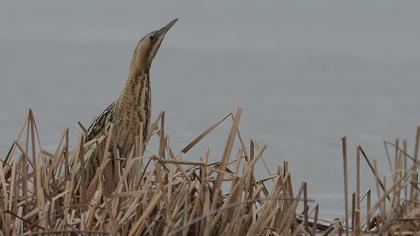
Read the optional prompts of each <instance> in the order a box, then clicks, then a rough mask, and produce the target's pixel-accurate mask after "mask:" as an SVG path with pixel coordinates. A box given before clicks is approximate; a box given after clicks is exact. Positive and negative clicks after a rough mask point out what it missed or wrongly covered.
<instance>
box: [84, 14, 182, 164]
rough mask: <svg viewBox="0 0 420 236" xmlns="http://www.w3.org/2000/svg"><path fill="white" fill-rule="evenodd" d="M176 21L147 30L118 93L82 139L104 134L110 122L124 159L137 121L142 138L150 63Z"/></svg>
mask: <svg viewBox="0 0 420 236" xmlns="http://www.w3.org/2000/svg"><path fill="white" fill-rule="evenodd" d="M176 21H177V19H175V20H173V21H171V22H170V23H169V24H167V25H166V26H164V27H163V28H162V29H160V30H156V31H153V32H151V33H149V34H148V35H146V36H145V37H143V38H142V39H141V40H140V41H139V42H138V44H137V46H136V49H135V50H134V53H133V59H132V61H131V66H130V70H129V74H128V79H127V82H126V84H125V87H124V89H123V91H122V93H121V95H120V96H119V98H118V99H117V100H116V101H115V102H113V103H112V104H111V105H109V106H108V107H107V108H106V109H105V110H104V111H103V112H102V113H101V114H100V115H99V116H98V117H97V118H96V120H95V121H94V122H93V123H92V125H91V126H90V127H89V128H88V130H87V132H86V135H85V142H88V141H89V140H92V139H94V138H96V137H98V136H100V135H103V134H104V133H105V132H106V130H105V129H106V127H108V124H109V123H111V122H112V123H113V124H114V127H115V131H116V132H117V142H118V148H119V150H120V156H121V157H123V158H126V157H127V155H128V154H129V152H130V150H131V148H132V146H133V144H134V139H135V136H136V135H137V133H138V131H139V127H140V124H142V125H143V134H142V135H143V138H145V136H146V134H147V127H148V125H149V122H150V115H151V101H150V100H151V91H150V77H149V70H150V66H151V63H152V61H153V58H154V57H155V55H156V52H157V51H158V49H159V47H160V44H161V43H162V40H163V38H164V37H165V34H166V33H167V32H168V30H169V29H170V28H171V27H172V26H173V25H174V24H175V22H176Z"/></svg>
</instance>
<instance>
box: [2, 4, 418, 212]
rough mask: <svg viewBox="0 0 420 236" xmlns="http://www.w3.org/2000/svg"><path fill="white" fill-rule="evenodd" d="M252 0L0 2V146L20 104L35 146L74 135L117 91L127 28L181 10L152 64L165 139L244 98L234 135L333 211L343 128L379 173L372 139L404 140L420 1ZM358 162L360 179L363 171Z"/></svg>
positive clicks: (20, 117) (413, 92)
mask: <svg viewBox="0 0 420 236" xmlns="http://www.w3.org/2000/svg"><path fill="white" fill-rule="evenodd" d="M255 3H256V2H255V1H251V0H247V1H233V0H232V1H211V2H196V1H176V2H175V1H174V2H166V3H163V2H159V3H157V2H156V3H150V2H149V3H147V4H146V3H139V2H137V1H132V2H129V3H125V4H121V3H120V2H119V1H90V2H85V1H80V0H77V1H67V2H64V3H62V2H61V3H58V2H56V1H36V2H12V1H7V2H5V1H2V6H1V8H0V109H1V111H2V112H1V113H0V132H1V133H0V151H1V153H2V155H4V153H5V152H6V149H7V147H8V146H9V145H10V144H11V143H12V141H13V137H15V135H16V134H17V132H18V130H19V128H20V126H21V124H22V123H23V121H24V117H25V114H26V113H27V109H28V108H30V107H31V108H32V109H33V110H34V111H35V115H36V118H37V120H38V126H39V129H40V132H41V141H42V143H43V144H44V146H45V147H47V148H48V147H50V148H52V147H53V146H54V145H55V144H56V143H55V142H56V141H57V140H58V138H59V137H60V135H61V133H62V131H63V130H64V128H67V127H69V128H70V130H71V135H72V137H73V140H76V137H77V135H78V134H79V132H80V130H79V128H78V127H77V125H76V124H77V121H78V120H80V121H81V122H82V123H84V124H86V125H87V124H88V123H89V121H91V119H92V117H93V116H95V115H96V114H97V113H99V112H100V111H101V110H102V109H103V108H104V107H105V106H106V105H108V104H109V103H110V102H112V101H113V100H114V99H115V98H116V97H117V96H118V95H119V92H120V89H121V88H122V86H123V83H124V81H125V79H126V76H127V70H128V65H129V61H130V59H131V58H130V57H131V53H132V50H133V48H134V46H135V44H136V42H137V40H138V39H139V38H140V37H141V36H142V35H144V34H146V33H148V32H150V31H152V30H154V29H157V28H159V27H160V26H162V25H164V24H165V23H167V22H169V21H170V20H171V19H173V18H175V17H179V18H180V20H179V22H178V23H177V24H176V25H175V26H174V28H173V29H172V30H171V31H170V32H169V33H168V35H167V37H166V39H165V41H164V43H163V46H162V48H161V50H160V51H159V53H158V55H157V58H156V60H155V62H154V64H153V67H152V89H153V92H152V96H153V114H154V115H156V114H157V113H158V112H159V111H161V110H165V111H166V112H167V129H168V132H169V134H170V135H171V136H170V138H171V140H172V144H173V146H174V147H175V148H176V149H180V148H182V147H183V145H185V144H187V143H188V142H189V141H191V140H192V139H193V137H195V135H197V134H198V133H199V132H201V131H202V130H203V129H205V128H206V127H208V126H209V125H210V124H212V123H213V122H214V121H216V120H217V119H218V118H219V117H221V116H223V115H224V114H226V113H227V112H230V111H234V110H235V108H236V107H237V106H243V107H245V111H244V114H243V119H242V122H241V130H242V132H243V135H244V136H245V137H247V138H255V139H256V140H257V141H258V142H259V143H261V144H267V145H268V149H267V152H266V155H265V158H266V159H267V161H268V162H269V164H270V166H272V167H273V168H274V166H277V165H279V164H281V163H282V161H283V160H289V162H290V168H291V170H292V173H293V178H294V182H295V184H296V186H298V185H299V183H300V182H301V181H304V180H306V181H308V182H309V188H310V196H311V197H312V198H313V199H314V200H316V201H317V202H319V203H320V205H321V212H322V215H323V216H324V217H326V218H332V217H336V216H339V215H340V214H342V209H343V200H342V199H343V194H342V192H343V190H342V166H341V155H340V153H341V150H340V138H341V137H342V136H348V139H349V142H350V143H349V144H350V147H354V146H355V145H356V144H363V145H364V147H365V148H366V150H367V152H368V154H369V156H370V158H371V159H378V160H379V163H380V165H381V167H382V168H381V174H389V173H388V168H387V166H386V159H385V151H384V148H383V143H382V141H383V140H389V141H392V140H394V139H395V138H396V137H401V138H408V139H409V140H410V141H411V142H409V144H410V145H411V147H412V140H413V139H414V133H415V128H416V125H418V124H419V123H420V109H418V101H419V99H420V91H419V90H420V82H419V78H418V75H419V74H420V73H419V72H420V67H419V65H420V47H418V42H419V39H420V16H419V14H418V12H419V10H420V3H419V2H416V1H391V0H381V1H373V0H372V1H364V0H363V1H361V0H360V1H327V0H323V1H316V2H314V1H296V0H293V1H282V2H278V1H274V0H273V1H265V2H264V3H259V4H258V5H256V4H255ZM228 127H229V124H228V123H227V124H225V125H224V126H222V127H221V128H219V129H218V130H216V132H215V133H213V134H212V135H210V137H209V138H208V139H206V140H205V142H204V143H203V144H201V145H200V146H199V147H197V149H196V150H194V152H196V153H197V158H198V155H199V154H200V153H202V152H203V151H204V149H205V148H210V149H211V150H212V153H211V155H212V157H213V158H215V159H217V158H219V155H220V153H221V149H222V148H223V143H224V142H225V137H226V134H227V131H228ZM213 150H215V151H213ZM350 151H351V154H352V155H353V149H350ZM363 170H365V171H364V172H365V173H364V176H363V180H364V181H365V182H366V184H364V185H363V186H362V187H363V188H362V189H366V188H367V187H368V183H369V181H370V180H372V176H371V174H370V173H369V172H368V169H367V168H366V167H363ZM258 171H259V173H260V174H261V175H263V174H264V169H263V168H262V167H259V169H258ZM351 173H354V172H351ZM352 187H353V185H352Z"/></svg>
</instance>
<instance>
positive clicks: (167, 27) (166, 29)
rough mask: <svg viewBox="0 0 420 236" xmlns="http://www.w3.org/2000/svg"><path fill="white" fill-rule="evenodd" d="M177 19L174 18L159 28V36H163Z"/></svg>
mask: <svg viewBox="0 0 420 236" xmlns="http://www.w3.org/2000/svg"><path fill="white" fill-rule="evenodd" d="M177 21H178V18H176V19H175V20H173V21H171V22H169V23H168V24H167V25H165V26H163V28H162V29H160V30H159V31H158V34H159V38H160V37H162V36H165V34H166V33H167V32H168V31H169V30H170V29H171V27H172V26H173V25H174V24H175V23H176V22H177Z"/></svg>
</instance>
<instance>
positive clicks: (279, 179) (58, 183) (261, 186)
mask: <svg viewBox="0 0 420 236" xmlns="http://www.w3.org/2000/svg"><path fill="white" fill-rule="evenodd" d="M241 114H242V109H238V110H237V111H236V112H235V113H234V114H233V113H231V114H228V115H226V116H225V117H223V118H222V119H220V120H218V121H217V122H215V123H214V124H213V125H211V126H210V127H209V128H207V129H206V130H204V131H203V132H202V133H201V134H199V135H197V137H196V138H194V139H193V140H192V141H191V142H190V143H189V144H187V145H186V146H185V147H184V148H182V149H181V150H180V151H179V152H176V151H175V150H174V149H173V148H172V147H171V146H170V144H169V136H168V134H167V132H166V131H165V128H164V127H165V119H166V114H165V113H164V112H161V113H160V114H159V115H158V117H157V118H156V120H155V121H154V122H152V124H151V125H150V127H149V130H148V135H147V137H146V138H145V140H142V138H141V137H137V138H136V144H135V146H134V147H133V149H132V151H131V153H130V155H129V156H127V157H120V155H119V153H118V150H117V149H115V148H113V147H114V146H115V145H113V143H115V137H116V135H115V133H114V130H113V127H112V125H111V126H110V129H109V130H110V131H109V133H107V134H106V135H104V136H102V137H99V138H97V139H95V140H93V141H90V142H89V143H83V142H82V141H83V138H82V137H80V138H79V139H78V140H79V142H78V144H77V146H76V147H74V148H69V140H70V137H69V132H68V129H66V130H65V131H64V133H63V135H62V137H61V138H60V140H59V142H58V145H57V149H56V150H55V152H53V153H50V152H48V151H47V150H44V149H42V147H41V145H40V141H39V135H38V128H37V125H36V122H35V118H34V115H33V113H32V111H30V112H29V114H28V117H27V119H26V121H25V123H24V125H23V126H22V129H21V131H20V132H19V134H18V137H17V138H16V141H15V142H14V143H13V145H12V146H11V148H10V149H9V151H8V153H7V154H6V156H5V157H4V158H1V162H0V228H1V234H0V235H62V234H68V235H70V234H71V235H73V234H75V235H238V236H239V235H267V236H268V235H315V234H321V233H322V235H335V234H342V233H347V234H350V233H351V234H352V235H365V234H377V235H384V234H389V235H411V234H415V233H417V232H419V230H420V202H419V191H420V189H419V186H418V172H417V168H418V166H419V161H418V148H419V142H420V138H419V137H420V128H419V129H417V135H416V141H415V145H414V146H415V148H414V151H413V155H410V154H409V153H408V151H407V150H408V145H407V142H406V141H405V140H404V141H403V142H402V145H401V144H400V142H399V140H398V139H397V140H396V141H395V143H387V142H385V145H386V146H389V145H391V146H393V147H394V149H393V150H394V151H395V155H394V158H393V159H394V161H393V162H394V163H392V160H391V158H389V161H390V166H391V170H392V178H388V179H387V181H385V180H384V179H383V178H382V177H381V176H380V175H379V170H378V168H377V165H376V162H377V161H376V160H373V161H371V160H370V159H369V158H368V156H367V154H366V152H365V151H364V149H363V148H362V147H361V146H357V148H356V174H355V175H354V179H355V182H356V190H355V191H354V192H353V191H352V190H351V188H350V187H351V186H349V184H348V183H349V180H350V179H351V178H353V175H349V173H348V170H347V166H348V163H347V162H348V161H351V160H352V159H351V158H349V157H348V154H347V149H348V147H347V142H346V139H345V138H343V139H342V144H343V145H342V147H343V160H344V165H343V170H344V192H345V202H346V204H345V205H346V209H345V212H346V214H345V215H344V216H343V218H342V219H339V220H336V221H332V222H330V221H327V220H323V219H320V218H319V215H320V212H322V209H321V208H320V207H319V205H318V204H316V203H315V204H314V203H313V200H311V199H310V197H309V196H308V186H309V185H308V183H306V182H304V183H302V185H301V187H300V188H299V189H298V191H297V192H295V191H294V190H293V184H292V175H291V173H290V171H289V167H288V162H287V161H284V162H283V164H282V165H281V166H280V167H278V168H277V169H276V170H272V169H270V168H269V165H268V164H267V163H266V161H265V159H264V152H265V150H266V146H263V145H259V144H258V143H257V142H256V141H255V140H250V141H249V144H247V142H246V140H245V139H244V138H243V137H242V135H241V132H240V127H239V122H240V118H241ZM228 118H230V119H228ZM229 121H231V128H230V131H229V133H228V134H227V140H226V144H225V146H224V151H223V154H222V156H221V157H220V161H218V162H214V163H209V159H210V150H204V151H203V154H202V156H201V157H195V156H192V155H190V154H189V152H190V150H192V149H193V148H196V145H197V144H198V143H200V142H201V141H202V140H203V139H205V138H206V136H207V135H208V134H209V133H211V132H212V131H213V130H214V129H216V128H217V127H218V126H219V125H220V124H221V123H223V122H229ZM79 125H80V126H81V128H82V130H84V127H83V125H82V124H80V123H79ZM139 131H140V133H143V132H142V131H141V130H140V128H139ZM152 141H154V142H157V143H158V151H157V153H153V152H152V151H150V150H142V149H143V143H150V142H152ZM235 144H236V145H239V147H240V148H239V149H238V150H234V147H235ZM94 152H97V153H98V154H99V159H100V160H101V165H100V167H99V168H98V169H97V170H96V175H95V177H94V179H93V180H92V181H91V182H87V181H85V175H86V171H85V170H86V169H88V168H90V166H89V163H91V162H90V161H89V158H91V156H92V154H93V153H94ZM387 154H388V155H389V153H388V149H387ZM361 157H363V158H361ZM362 160H365V163H364V162H363V161H362ZM257 163H261V164H262V166H263V167H264V169H265V170H266V172H267V177H265V178H262V179H259V180H257V179H256V177H255V173H254V169H255V165H256V164H257ZM361 165H367V166H368V167H369V168H370V170H371V171H372V177H373V179H374V180H375V181H376V187H377V192H378V198H377V199H376V200H375V198H374V197H373V196H372V194H373V193H372V189H368V190H367V191H364V192H363V191H362V190H360V185H361V184H360V183H361V181H362V179H361V178H360V168H361ZM294 192H295V193H294ZM348 194H351V196H352V198H351V200H352V201H351V208H350V207H349V206H348V197H349V196H348ZM298 209H302V213H299V212H298ZM349 219H351V222H349Z"/></svg>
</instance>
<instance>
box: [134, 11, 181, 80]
mask: <svg viewBox="0 0 420 236" xmlns="http://www.w3.org/2000/svg"><path fill="white" fill-rule="evenodd" d="M177 20H178V18H177V19H175V20H172V21H171V22H169V23H168V24H167V25H165V26H164V27H163V28H161V29H159V30H155V31H153V32H151V33H149V34H147V35H146V36H144V37H143V38H142V39H141V40H140V41H139V42H138V43H137V47H136V49H135V50H134V54H133V59H132V62H131V68H130V70H131V71H130V72H131V73H135V74H137V73H139V72H140V73H142V72H144V71H146V70H149V68H150V65H151V64H152V61H153V58H154V57H155V55H156V53H157V51H158V50H159V47H160V44H161V43H162V41H163V39H164V38H165V35H166V33H167V32H168V31H169V29H170V28H171V27H172V26H173V25H174V24H175V22H176V21H177Z"/></svg>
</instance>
